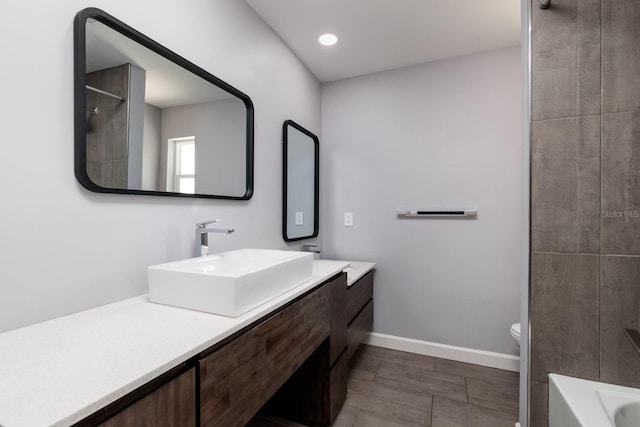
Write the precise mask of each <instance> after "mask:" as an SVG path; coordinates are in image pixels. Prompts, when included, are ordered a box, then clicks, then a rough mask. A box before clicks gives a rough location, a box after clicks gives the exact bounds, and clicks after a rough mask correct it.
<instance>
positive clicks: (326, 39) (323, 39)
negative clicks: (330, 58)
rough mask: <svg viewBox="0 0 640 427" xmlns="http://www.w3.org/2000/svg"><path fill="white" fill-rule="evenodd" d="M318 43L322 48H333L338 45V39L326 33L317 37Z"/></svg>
mask: <svg viewBox="0 0 640 427" xmlns="http://www.w3.org/2000/svg"><path fill="white" fill-rule="evenodd" d="M318 41H319V42H320V44H321V45H323V46H333V45H334V44H336V43H338V37H337V36H336V35H335V34H331V33H327V34H323V35H321V36H320V37H318Z"/></svg>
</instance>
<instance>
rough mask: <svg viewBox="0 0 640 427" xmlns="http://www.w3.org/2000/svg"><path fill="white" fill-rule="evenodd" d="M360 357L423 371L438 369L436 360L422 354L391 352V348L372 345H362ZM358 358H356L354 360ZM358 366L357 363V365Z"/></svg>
mask: <svg viewBox="0 0 640 427" xmlns="http://www.w3.org/2000/svg"><path fill="white" fill-rule="evenodd" d="M358 353H359V355H361V356H362V357H365V358H368V359H375V360H380V361H383V360H384V361H387V362H393V363H398V364H402V365H405V366H413V367H416V368H421V369H428V370H431V371H433V370H434V369H435V367H436V359H435V358H434V357H430V356H423V355H421V354H415V353H407V352H406V351H398V350H391V349H389V348H383V347H376V346H371V345H362V346H360V350H359V351H358ZM356 357H357V356H354V359H355V358H356ZM356 365H357V363H356Z"/></svg>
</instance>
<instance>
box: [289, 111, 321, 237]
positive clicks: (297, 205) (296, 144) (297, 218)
mask: <svg viewBox="0 0 640 427" xmlns="http://www.w3.org/2000/svg"><path fill="white" fill-rule="evenodd" d="M282 140H283V150H282V152H283V162H282V164H283V215H282V236H283V238H284V240H285V241H287V242H292V241H295V240H302V239H309V238H312V237H317V236H318V224H319V219H318V198H319V196H318V193H319V154H320V149H319V143H318V137H317V136H315V135H314V134H313V133H311V132H309V131H308V130H306V129H305V128H303V127H302V126H300V125H299V124H297V123H295V122H293V121H291V120H287V121H286V122H284V125H283V126H282Z"/></svg>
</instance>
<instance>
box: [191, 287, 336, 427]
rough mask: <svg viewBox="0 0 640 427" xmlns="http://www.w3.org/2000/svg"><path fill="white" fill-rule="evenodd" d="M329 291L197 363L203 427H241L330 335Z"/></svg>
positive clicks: (321, 291)
mask: <svg viewBox="0 0 640 427" xmlns="http://www.w3.org/2000/svg"><path fill="white" fill-rule="evenodd" d="M330 290H331V288H330V287H329V286H322V287H321V288H320V289H318V290H316V291H314V292H312V293H311V294H309V295H307V296H305V297H303V298H302V299H300V300H299V301H297V302H295V303H293V304H292V305H290V306H288V307H286V308H285V309H284V310H282V311H280V312H279V313H277V314H275V315H273V316H272V317H269V318H268V319H266V320H265V321H264V322H262V323H261V324H259V325H257V326H255V327H253V328H252V329H250V330H248V331H246V332H244V333H243V334H242V335H240V336H238V337H237V338H235V339H234V340H233V341H231V342H229V343H228V344H226V345H225V346H224V347H222V348H220V349H218V350H216V351H215V352H214V353H212V354H210V355H209V356H206V357H204V358H202V359H201V360H200V414H201V415H200V417H201V418H200V420H201V424H202V425H203V426H224V427H234V426H243V425H245V424H246V423H247V422H248V421H249V420H250V419H251V418H252V417H253V416H254V415H255V414H256V413H257V412H258V410H259V409H260V408H261V407H262V406H263V405H264V404H265V403H266V402H267V401H268V400H269V399H270V398H271V396H273V395H274V394H275V392H276V391H277V390H278V389H279V388H280V387H281V386H282V385H283V384H284V383H285V382H286V381H287V379H289V377H291V375H293V373H294V372H295V371H296V370H297V369H298V368H299V367H300V366H301V365H302V364H303V362H304V361H305V360H306V359H307V358H308V357H309V356H310V355H311V354H312V353H313V352H314V351H315V350H316V349H317V348H318V347H319V346H320V344H322V342H323V341H325V340H326V339H327V337H328V336H329V299H330Z"/></svg>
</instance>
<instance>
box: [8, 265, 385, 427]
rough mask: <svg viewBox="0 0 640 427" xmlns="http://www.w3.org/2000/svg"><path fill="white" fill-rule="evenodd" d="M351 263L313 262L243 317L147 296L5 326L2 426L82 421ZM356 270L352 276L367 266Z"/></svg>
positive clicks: (60, 423) (67, 423)
mask: <svg viewBox="0 0 640 427" xmlns="http://www.w3.org/2000/svg"><path fill="white" fill-rule="evenodd" d="M351 264H352V265H353V264H356V265H359V264H361V263H351ZM363 264H367V263H363ZM348 265H349V263H348V262H345V261H328V260H318V261H314V265H313V276H312V278H311V279H310V280H308V281H306V282H304V283H303V284H301V285H300V286H298V287H297V288H294V289H292V290H291V291H289V292H287V293H285V294H283V295H280V296H278V297H277V298H275V299H273V300H271V301H269V302H267V303H265V304H263V305H261V306H259V307H257V308H255V309H253V310H251V311H249V312H247V313H245V314H243V315H242V316H240V317H236V318H231V317H224V316H219V315H215V314H208V313H203V312H199V311H192V310H186V309H181V308H176V307H170V306H165V305H160V304H154V303H151V302H149V300H148V296H147V295H143V296H139V297H135V298H130V299H127V300H124V301H119V302H116V303H113V304H108V305H104V306H102V307H98V308H94V309H91V310H87V311H83V312H80V313H75V314H71V315H68V316H64V317H60V318H58V319H53V320H50V321H47V322H43V323H38V324H36V325H32V326H28V327H25V328H21V329H16V330H13V331H9V332H5V333H2V334H0V426H1V427H21V426H25V427H38V426H66V425H69V424H73V423H75V422H77V421H80V420H82V419H83V418H85V417H87V416H88V415H90V414H92V413H94V412H95V411H97V410H98V409H100V408H103V407H104V406H106V405H108V404H109V403H111V402H113V401H115V400H117V399H119V398H120V397H122V396H124V395H126V394H127V393H129V392H131V391H133V390H135V389H136V388H138V387H139V386H141V385H143V384H145V383H147V382H149V381H151V380H152V379H154V378H156V377H158V376H159V375H161V374H163V373H164V372H166V371H168V370H169V369H171V368H173V367H175V366H177V365H179V364H180V363H182V362H184V361H186V360H188V359H189V358H191V357H193V356H195V355H197V354H198V353H200V352H201V351H203V350H205V349H207V348H209V347H211V346H212V345H214V344H216V343H217V342H220V341H221V340H223V339H224V338H226V337H228V336H230V335H232V334H233V333H235V332H237V331H239V330H240V329H242V328H244V327H245V326H247V325H249V324H251V323H252V322H254V321H256V320H258V319H260V318H261V317H263V316H265V315H267V314H269V313H270V312H272V311H273V310H275V309H277V308H278V307H280V306H281V305H283V304H285V303H287V302H288V301H291V300H293V299H295V298H296V297H298V296H300V295H302V294H304V293H305V292H306V291H308V290H310V289H312V288H313V287H315V286H316V285H318V284H320V283H321V282H323V281H325V280H326V279H328V278H330V277H331V276H333V275H335V274H336V273H338V272H340V271H342V270H344V269H345V268H346V267H348ZM360 267H361V268H367V267H366V266H360ZM372 267H373V264H371V267H369V269H371V268H372ZM354 268H356V267H355V266H354ZM349 270H352V269H347V271H348V274H351V276H352V277H356V276H354V274H353V273H354V272H355V274H357V275H358V277H360V276H361V275H362V274H364V273H366V271H368V270H366V271H364V272H362V273H359V271H360V269H356V270H355V271H351V272H349ZM354 280H356V279H354Z"/></svg>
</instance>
